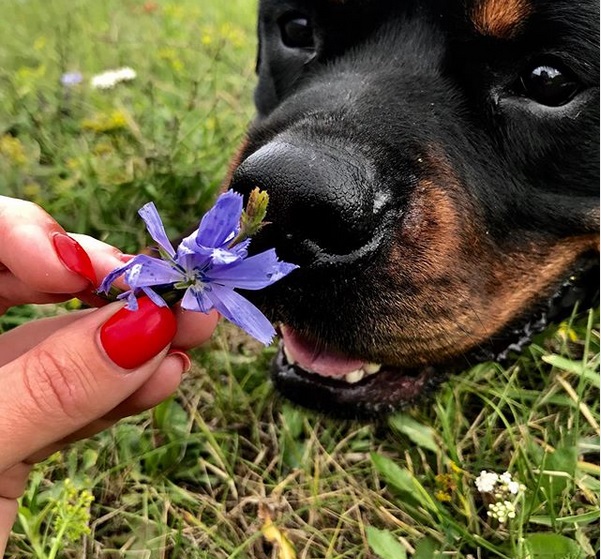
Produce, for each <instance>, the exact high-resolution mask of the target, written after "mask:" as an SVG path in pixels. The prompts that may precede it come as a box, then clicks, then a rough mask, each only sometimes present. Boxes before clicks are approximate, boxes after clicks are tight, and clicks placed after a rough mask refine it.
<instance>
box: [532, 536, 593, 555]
mask: <svg viewBox="0 0 601 559" xmlns="http://www.w3.org/2000/svg"><path fill="white" fill-rule="evenodd" d="M524 543H525V545H526V549H527V550H528V553H529V557H530V559H582V558H584V552H583V551H582V548H581V547H580V546H579V545H578V544H577V543H576V542H575V541H574V540H571V539H569V538H566V537H565V536H562V535H560V534H547V533H540V534H529V535H528V536H526V538H525V541H524Z"/></svg>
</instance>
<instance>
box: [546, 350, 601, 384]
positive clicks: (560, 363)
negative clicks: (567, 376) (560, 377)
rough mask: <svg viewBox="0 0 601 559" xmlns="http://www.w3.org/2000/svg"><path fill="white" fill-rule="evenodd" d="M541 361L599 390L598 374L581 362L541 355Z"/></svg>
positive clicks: (600, 382)
mask: <svg viewBox="0 0 601 559" xmlns="http://www.w3.org/2000/svg"><path fill="white" fill-rule="evenodd" d="M542 359H543V361H544V362H545V363H549V365H553V367H557V368H558V369H561V370H562V371H566V372H568V373H572V374H573V375H578V376H579V377H583V378H584V379H586V380H587V381H588V382H590V383H591V384H592V385H593V386H595V387H596V388H599V387H600V385H601V379H600V378H599V373H598V372H597V371H595V370H594V369H592V368H590V367H587V366H586V365H584V364H583V363H582V361H572V360H571V359H567V358H566V357H562V356H561V355H543V357H542Z"/></svg>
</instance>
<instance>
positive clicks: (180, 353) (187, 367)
mask: <svg viewBox="0 0 601 559" xmlns="http://www.w3.org/2000/svg"><path fill="white" fill-rule="evenodd" d="M167 355H173V356H175V357H179V358H180V359H181V360H182V363H183V365H184V370H183V371H182V373H187V372H188V371H189V370H190V369H191V368H192V361H191V359H190V357H189V356H188V354H187V353H185V352H184V351H182V350H181V349H170V350H169V351H168V352H167Z"/></svg>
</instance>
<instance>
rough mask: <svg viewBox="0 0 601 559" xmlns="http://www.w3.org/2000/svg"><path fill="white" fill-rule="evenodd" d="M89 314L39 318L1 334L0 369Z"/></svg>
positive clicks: (71, 313) (90, 310)
mask: <svg viewBox="0 0 601 559" xmlns="http://www.w3.org/2000/svg"><path fill="white" fill-rule="evenodd" d="M91 312H94V310H93V309H86V310H81V311H72V312H70V313H67V314H63V315H60V316H53V317H50V318H40V319H38V320H33V321H31V322H27V323H25V324H23V325H21V326H18V327H17V328H13V329H12V330H9V331H8V332H6V333H4V334H2V335H1V336H0V367H2V366H3V365H6V363H9V362H11V361H13V360H14V359H17V358H18V357H20V356H21V355H23V354H24V353H26V352H28V351H29V350H31V349H32V348H34V347H35V346H36V345H38V344H39V343H41V342H43V341H44V340H45V339H46V338H47V337H48V336H50V335H52V334H54V333H55V332H57V331H58V330H60V329H61V328H64V327H66V326H68V325H69V324H72V323H73V322H75V321H76V320H79V319H80V318H82V317H84V316H86V315H87V314H89V313H91Z"/></svg>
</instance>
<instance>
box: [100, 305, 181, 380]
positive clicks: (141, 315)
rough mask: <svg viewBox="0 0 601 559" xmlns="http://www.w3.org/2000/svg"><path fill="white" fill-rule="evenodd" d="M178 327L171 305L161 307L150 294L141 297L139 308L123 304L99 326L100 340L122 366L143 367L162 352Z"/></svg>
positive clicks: (108, 353) (113, 358) (109, 353)
mask: <svg viewBox="0 0 601 559" xmlns="http://www.w3.org/2000/svg"><path fill="white" fill-rule="evenodd" d="M176 330H177V322H176V320H175V316H174V315H173V313H172V312H171V309H170V308H169V307H158V306H157V305H155V304H154V303H153V302H152V301H151V300H150V299H148V297H141V298H140V299H138V310H137V311H130V310H128V309H126V308H122V309H121V310H119V311H117V312H116V313H115V314H114V315H113V316H112V317H111V318H109V319H108V320H107V321H106V322H105V323H104V324H103V325H102V327H101V328H100V343H101V344H102V347H103V348H104V351H106V353H107V355H108V356H109V358H110V359H111V361H113V362H114V363H115V364H116V365H119V367H122V368H123V369H135V368H137V367H140V366H141V365H143V364H144V363H146V362H147V361H149V360H150V359H152V358H153V357H154V356H155V355H157V354H158V353H160V352H161V350H163V349H164V348H165V347H166V346H167V345H168V344H169V342H170V341H171V340H172V339H173V337H174V336H175V332H176Z"/></svg>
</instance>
